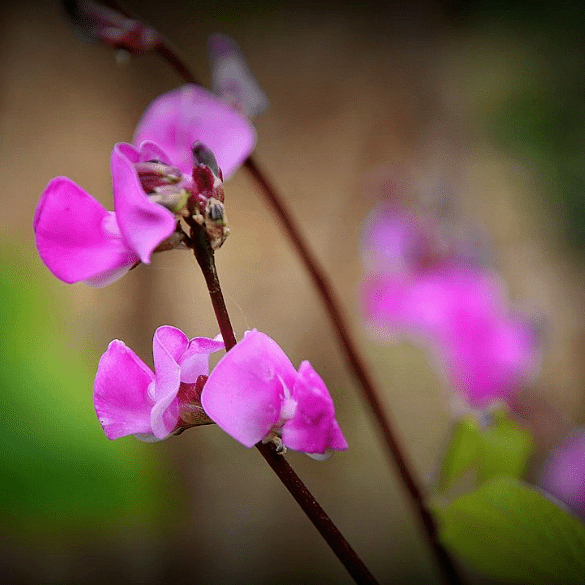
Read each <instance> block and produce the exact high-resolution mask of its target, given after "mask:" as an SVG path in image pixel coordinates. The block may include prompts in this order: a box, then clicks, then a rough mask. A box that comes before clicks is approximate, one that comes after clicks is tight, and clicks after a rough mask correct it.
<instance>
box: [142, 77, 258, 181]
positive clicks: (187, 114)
mask: <svg viewBox="0 0 585 585" xmlns="http://www.w3.org/2000/svg"><path fill="white" fill-rule="evenodd" d="M144 140H152V141H154V142H156V143H157V144H159V145H160V146H161V147H162V148H163V149H164V150H165V152H167V153H168V155H169V156H170V157H171V160H172V161H173V164H174V165H176V166H177V167H179V168H180V169H181V171H182V172H183V173H184V174H186V175H191V172H192V171H193V155H192V153H191V147H192V146H193V144H194V143H195V142H197V141H200V142H203V144H205V145H206V146H207V147H208V148H210V149H211V150H212V152H213V153H214V155H215V158H216V159H217V162H218V164H219V167H220V168H221V169H222V171H223V175H224V177H225V178H226V179H227V178H228V177H229V176H230V175H231V174H232V173H233V172H234V171H235V170H236V168H237V167H238V166H239V165H241V164H242V162H244V160H245V159H246V158H247V157H248V155H249V154H250V153H251V152H252V150H253V149H254V144H255V142H256V132H255V130H254V127H253V126H252V125H251V124H250V122H248V120H247V119H246V118H245V117H243V116H241V115H240V114H238V113H237V112H236V111H235V110H234V109H232V108H231V107H230V106H228V105H227V104H225V103H224V102H223V101H222V100H221V99H219V98H218V97H217V96H215V95H214V94H212V93H211V92H209V91H207V90H205V89H203V88H202V87H199V86H197V85H192V84H188V85H184V86H182V87H180V88H179V89H176V90H173V91H169V92H167V93H165V94H162V95H161V96H159V97H158V98H156V99H155V100H154V101H153V102H152V103H151V104H150V105H149V106H148V108H147V109H146V111H145V112H144V114H143V116H142V118H141V120H140V122H139V123H138V127H137V128H136V132H135V133H134V140H133V142H134V144H140V143H141V142H142V141H144Z"/></svg>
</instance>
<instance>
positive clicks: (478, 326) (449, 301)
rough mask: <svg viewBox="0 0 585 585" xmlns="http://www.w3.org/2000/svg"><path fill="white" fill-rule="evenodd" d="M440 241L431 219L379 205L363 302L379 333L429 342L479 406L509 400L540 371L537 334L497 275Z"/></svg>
mask: <svg viewBox="0 0 585 585" xmlns="http://www.w3.org/2000/svg"><path fill="white" fill-rule="evenodd" d="M453 248H454V246H449V245H444V244H443V245H440V239H439V238H438V235H437V229H436V228H435V227H434V226H433V224H432V222H430V221H429V220H428V219H425V218H421V217H417V216H415V215H413V214H411V213H408V212H405V211H403V210H401V209H399V208H397V207H391V206H386V207H384V208H381V209H378V210H376V211H375V212H374V213H373V214H372V216H371V217H370V218H369V220H368V222H367V223H366V226H365V229H364V236H363V252H364V260H365V264H366V266H367V267H368V268H369V272H368V275H367V276H366V279H365V281H364V283H363V287H362V306H363V312H364V315H365V319H366V321H367V323H368V326H369V327H370V329H371V330H372V332H373V333H374V334H375V335H377V336H379V337H380V338H382V339H384V340H385V341H388V340H392V339H394V338H396V337H397V336H400V335H405V336H406V337H408V338H409V339H411V340H413V341H415V342H419V343H421V344H423V345H424V346H426V347H429V348H430V349H431V351H432V352H433V354H434V355H435V356H436V358H437V359H438V361H439V362H440V363H441V365H442V366H443V368H444V370H445V373H446V376H447V378H448V380H449V382H450V384H451V385H452V386H453V387H454V388H455V389H456V390H457V391H458V393H459V394H460V395H461V396H463V397H464V398H465V400H466V401H467V403H468V404H469V405H471V406H473V407H480V408H481V407H486V406H489V405H490V404H492V403H493V402H495V401H497V400H504V401H508V400H509V399H510V398H511V396H512V395H513V394H514V393H515V392H516V391H517V390H518V389H519V388H520V386H521V384H522V383H523V382H524V381H525V380H526V379H527V378H528V376H529V375H530V374H531V373H532V372H533V371H534V369H535V367H536V363H537V355H538V338H537V335H536V333H535V331H534V328H533V327H532V326H531V325H530V324H529V323H528V322H527V321H525V320H524V319H522V318H521V317H519V316H517V315H514V314H512V313H511V312H510V311H509V309H508V301H507V298H506V294H505V291H504V287H503V285H502V283H501V282H500V280H499V279H498V278H497V277H496V275H495V274H494V273H493V272H491V271H489V270H487V269H485V268H483V267H481V266H479V265H478V263H477V262H472V261H470V260H469V259H468V258H465V257H464V256H462V255H458V254H457V253H455V252H454V251H453Z"/></svg>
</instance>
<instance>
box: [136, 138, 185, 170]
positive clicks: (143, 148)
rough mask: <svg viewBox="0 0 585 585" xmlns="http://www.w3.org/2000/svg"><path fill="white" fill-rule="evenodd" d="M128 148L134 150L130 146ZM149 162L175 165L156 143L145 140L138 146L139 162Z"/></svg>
mask: <svg viewBox="0 0 585 585" xmlns="http://www.w3.org/2000/svg"><path fill="white" fill-rule="evenodd" d="M128 146H130V147H131V148H133V147H132V145H130V144H128ZM149 160H157V161H159V162H161V163H164V164H167V165H171V166H172V165H173V162H172V160H171V157H170V156H169V155H168V154H167V153H166V152H165V151H164V150H163V149H162V148H161V147H160V146H159V145H158V144H157V143H156V142H152V140H145V141H144V142H141V143H140V144H139V145H138V161H140V162H146V161H149ZM138 161H136V162H138ZM190 174H191V173H189V175H190Z"/></svg>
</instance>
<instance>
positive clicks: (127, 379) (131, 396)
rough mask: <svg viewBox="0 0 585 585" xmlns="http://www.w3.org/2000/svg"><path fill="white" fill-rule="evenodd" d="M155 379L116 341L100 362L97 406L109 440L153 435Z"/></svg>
mask: <svg viewBox="0 0 585 585" xmlns="http://www.w3.org/2000/svg"><path fill="white" fill-rule="evenodd" d="M153 379H154V376H153V374H152V372H151V371H150V369H149V368H148V367H147V366H146V364H145V363H144V362H143V361H142V360H141V359H140V358H139V357H138V356H137V355H136V354H135V353H134V352H133V351H132V350H131V349H130V348H128V347H126V345H125V344H124V343H122V342H121V341H118V340H117V339H116V340H114V341H112V342H111V343H110V345H109V346H108V349H107V351H106V352H105V353H104V355H103V356H102V357H101V359H100V363H99V366H98V371H97V374H96V377H95V383H94V393H93V402H94V406H95V411H96V414H97V417H98V419H99V421H100V424H101V425H102V427H103V429H104V432H105V434H106V437H108V439H118V438H119V437H124V436H126V435H133V434H135V433H139V434H142V433H144V434H151V433H152V429H151V426H150V409H151V407H152V400H151V399H150V397H149V395H148V388H149V385H150V383H151V382H152V381H153Z"/></svg>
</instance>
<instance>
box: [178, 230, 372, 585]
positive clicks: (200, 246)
mask: <svg viewBox="0 0 585 585" xmlns="http://www.w3.org/2000/svg"><path fill="white" fill-rule="evenodd" d="M186 221H187V223H188V224H189V226H190V227H191V238H190V244H191V246H192V247H193V252H194V254H195V258H196V259H197V262H198V264H199V267H200V268H201V271H202V272H203V276H204V278H205V282H206V284H207V290H208V291H209V296H210V298H211V304H212V305H213V310H214V311H215V316H216V318H217V323H218V325H219V330H220V331H221V334H222V336H223V339H224V343H225V348H226V351H229V350H230V349H231V348H232V347H234V345H236V337H235V335H234V330H233V328H232V325H231V322H230V317H229V314H228V312H227V308H226V306H225V302H224V298H223V294H222V292H221V286H220V284H219V278H218V276H217V270H216V268H215V259H214V255H213V250H212V249H211V246H210V245H209V241H208V240H207V237H206V233H205V230H204V228H202V227H201V226H200V225H199V224H198V223H196V222H195V221H193V220H186ZM256 448H257V449H258V451H260V454H261V455H262V457H264V459H265V460H266V462H267V463H268V465H270V467H271V468H272V470H273V471H274V472H275V473H276V475H277V476H278V478H279V479H280V481H281V482H282V483H283V484H284V486H285V487H286V489H287V490H288V491H289V493H290V494H291V495H292V497H293V498H294V499H295V500H296V501H297V503H298V504H299V506H300V507H301V508H302V510H303V512H305V514H306V515H307V517H308V518H309V520H311V522H312V523H313V525H314V526H315V528H316V529H317V530H318V531H319V534H321V536H322V537H323V539H324V540H325V542H327V544H328V545H329V546H330V548H331V550H333V552H334V553H335V555H336V556H337V558H338V559H339V560H340V561H341V562H342V563H343V566H344V567H345V568H346V569H347V571H348V573H349V574H350V575H351V576H352V577H353V579H354V581H355V582H356V583H360V584H361V583H363V584H370V585H375V584H377V581H376V579H375V578H374V576H373V575H372V574H371V573H370V571H369V570H368V568H367V567H366V565H365V564H364V563H363V561H362V560H361V559H360V558H359V557H358V555H357V554H356V552H355V551H354V550H353V548H352V547H351V546H350V544H349V543H348V542H347V540H345V538H344V537H343V535H342V534H341V532H340V531H339V529H338V528H337V526H335V524H334V523H333V522H332V521H331V519H330V518H329V516H328V515H327V513H326V512H325V510H323V508H322V507H321V506H320V505H319V503H318V502H317V500H315V498H314V497H313V495H312V494H311V492H310V491H309V490H308V488H307V487H306V486H305V484H304V483H303V482H302V480H301V479H300V477H299V476H298V475H297V474H296V473H295V471H294V469H293V468H292V467H291V466H290V464H289V463H288V461H287V460H286V459H285V458H284V456H283V455H280V454H278V453H277V452H276V448H275V446H274V444H273V443H266V444H263V443H258V444H257V445H256Z"/></svg>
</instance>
